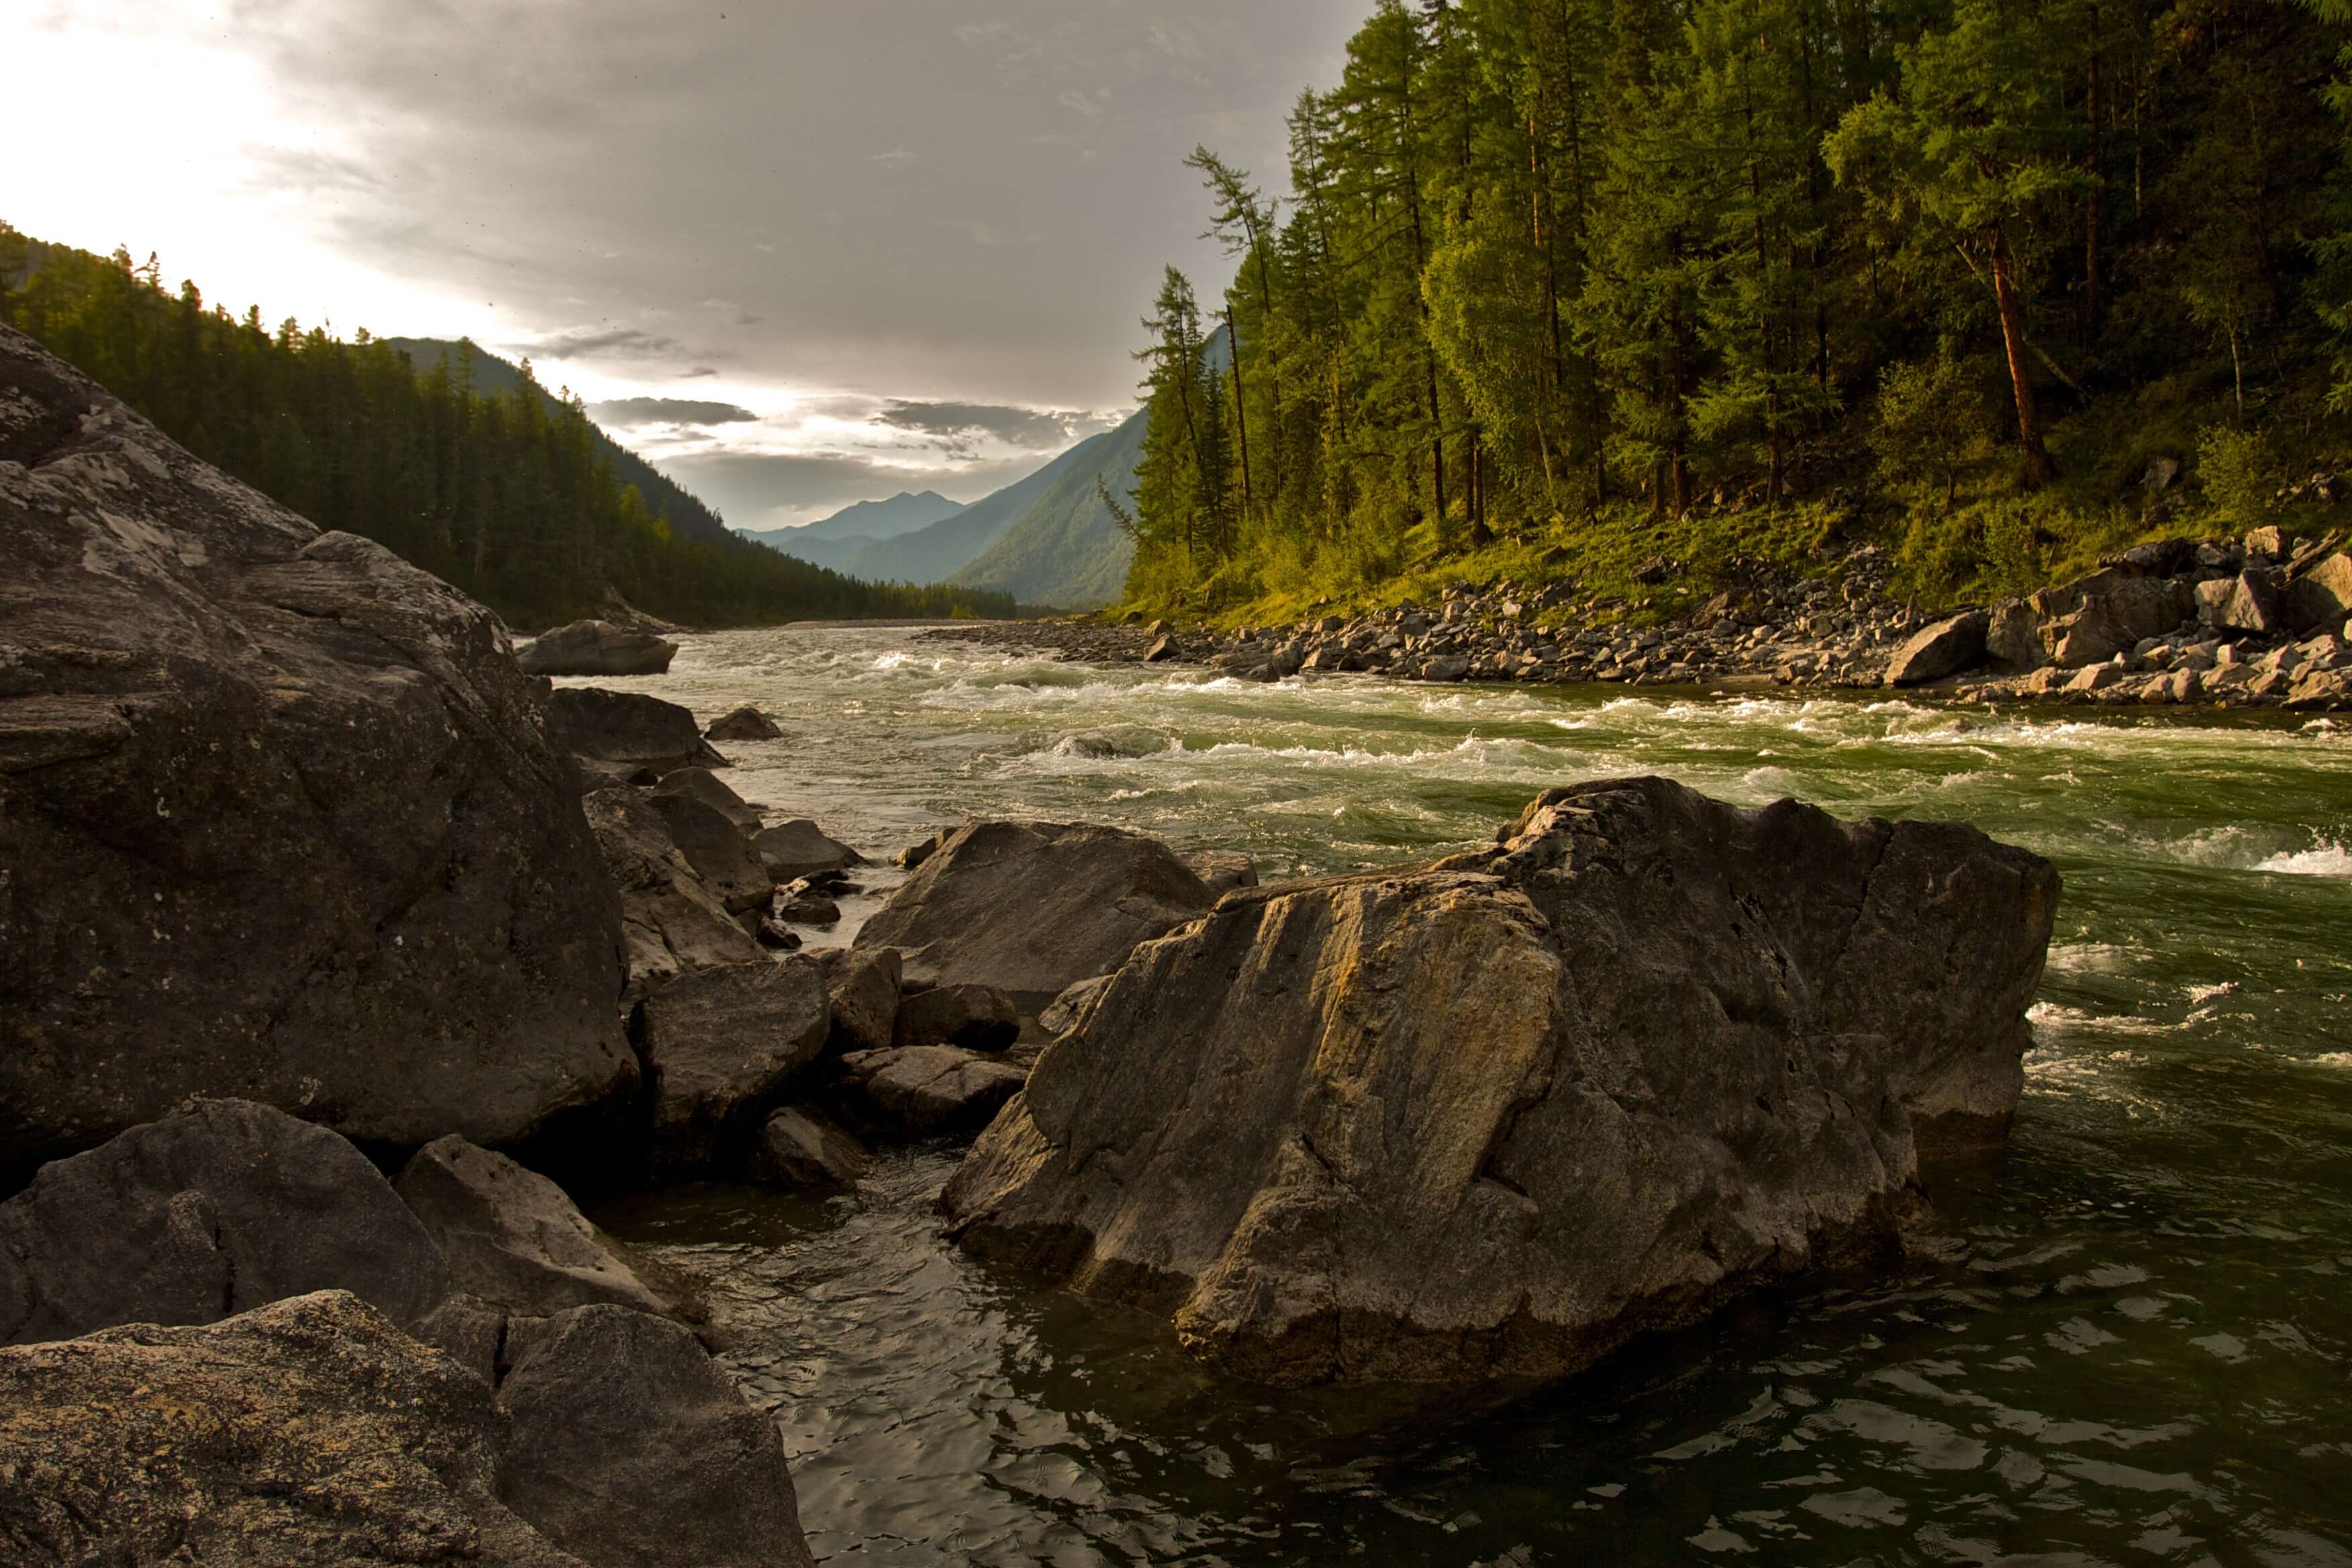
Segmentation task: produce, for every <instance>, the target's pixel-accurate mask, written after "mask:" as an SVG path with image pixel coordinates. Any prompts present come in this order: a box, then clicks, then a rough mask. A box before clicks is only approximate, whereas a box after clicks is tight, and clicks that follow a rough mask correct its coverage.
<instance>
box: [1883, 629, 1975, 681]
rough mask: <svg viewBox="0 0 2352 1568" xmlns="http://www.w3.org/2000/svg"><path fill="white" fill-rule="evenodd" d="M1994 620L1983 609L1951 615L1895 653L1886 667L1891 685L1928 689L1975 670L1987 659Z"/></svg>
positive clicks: (1923, 631) (1912, 638)
mask: <svg viewBox="0 0 2352 1568" xmlns="http://www.w3.org/2000/svg"><path fill="white" fill-rule="evenodd" d="M1991 626H1992V617H1990V616H1988V615H1986V614H1985V613H1984V612H1983V611H1982V610H1969V611H1967V612H1965V613H1963V614H1960V615H1957V616H1946V617H1945V618H1944V619H1942V620H1940V621H1937V622H1936V623H1935V624H1934V625H1933V626H1927V628H1925V629H1924V630H1922V631H1920V632H1919V633H1917V634H1916V636H1914V637H1911V638H1910V639H1909V640H1908V641H1906V643H1904V645H1903V646H1902V647H1899V648H1897V649H1895V657H1894V658H1891V659H1889V660H1888V661H1887V664H1886V684H1887V685H1889V686H1924V685H1926V684H1927V682H1928V681H1931V680H1941V679H1944V678H1945V677H1946V676H1948V675H1958V674H1959V673H1960V672H1961V671H1962V670H1965V669H1973V668H1976V667H1977V666H1978V665H1979V664H1982V663H1983V662H1984V659H1985V648H1986V642H1985V638H1986V634H1987V633H1988V632H1989V631H1990V629H1991Z"/></svg>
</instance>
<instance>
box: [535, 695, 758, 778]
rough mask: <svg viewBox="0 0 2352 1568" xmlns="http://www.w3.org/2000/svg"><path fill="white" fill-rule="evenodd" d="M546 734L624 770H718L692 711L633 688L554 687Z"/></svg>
mask: <svg viewBox="0 0 2352 1568" xmlns="http://www.w3.org/2000/svg"><path fill="white" fill-rule="evenodd" d="M547 733H548V738H549V739H550V740H551V741H553V742H555V743H556V744H558V745H560V746H562V747H563V748H564V749H565V750H566V751H569V752H571V753H572V755H573V756H575V757H578V758H581V759H583V761H586V762H590V763H603V764H606V765H608V766H618V767H624V768H631V767H648V768H651V769H653V770H654V771H655V772H656V773H668V772H670V771H671V770H673V769H676V768H691V767H705V768H723V767H725V766H726V765H727V759H726V758H725V757H723V756H721V755H719V752H718V751H717V749H716V748H714V747H713V746H712V745H711V744H710V742H708V741H706V740H704V739H703V738H702V731H700V730H698V729H697V728H695V724H694V715H693V714H692V713H691V712H688V710H686V709H683V708H681V707H679V706H678V705H677V703H675V702H665V701H663V700H661V699H660V698H658V697H647V696H646V695H645V694H644V693H643V692H638V691H607V690H605V689H604V688H602V687H599V686H559V687H557V688H556V689H554V690H553V691H551V692H550V693H549V694H548V698H547Z"/></svg>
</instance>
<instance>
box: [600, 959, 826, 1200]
mask: <svg viewBox="0 0 2352 1568" xmlns="http://www.w3.org/2000/svg"><path fill="white" fill-rule="evenodd" d="M828 1022H829V1019H828V1013H827V1008H826V1004H825V983H824V971H823V970H822V969H819V968H818V967H817V966H816V964H815V963H813V962H811V961H810V960H808V959H805V958H786V959H782V960H777V959H771V958H764V957H763V958H760V959H756V960H754V961H753V962H751V963H741V964H734V965H730V966H729V967H728V968H725V969H711V970H706V971H704V972H703V973H700V974H689V975H687V976H684V977H683V978H681V979H677V980H674V981H672V982H670V984H667V985H665V986H663V987H662V988H661V990H659V991H657V992H656V993H655V994H653V995H651V996H648V997H646V1000H645V1001H644V1002H643V1003H642V1004H640V1005H638V1008H637V1015H636V1022H635V1031H634V1032H635V1037H636V1043H637V1048H638V1050H639V1052H640V1053H641V1054H642V1055H643V1057H644V1059H645V1064H646V1070H647V1073H648V1075H649V1076H650V1078H651V1079H652V1084H653V1145H652V1150H651V1160H652V1163H653V1166H654V1169H655V1171H656V1173H658V1174H659V1175H661V1176H663V1177H665V1178H672V1179H675V1178H680V1177H691V1176H709V1175H717V1174H720V1173H723V1172H726V1171H729V1170H732V1169H734V1168H736V1167H738V1166H740V1164H741V1163H742V1160H743V1158H744V1157H745V1156H746V1155H748V1154H749V1153H750V1152H751V1145H752V1144H753V1142H756V1141H757V1139H758V1137H759V1131H760V1123H761V1120H762V1119H763V1118H764V1117H765V1116H766V1115H767V1113H768V1111H769V1110H771V1109H772V1108H773V1107H774V1106H775V1104H776V1102H777V1101H778V1100H782V1098H783V1094H784V1090H785V1089H786V1087H787V1086H788V1085H790V1083H791V1082H792V1080H793V1075H794V1074H796V1073H798V1072H800V1071H801V1069H802V1068H805V1067H807V1066H808V1065H809V1064H810V1063H811V1062H813V1061H814V1060H816V1058H817V1056H818V1054H819V1053H820V1052H822V1051H823V1050H824V1042H825V1033H826V1026H827V1023H828Z"/></svg>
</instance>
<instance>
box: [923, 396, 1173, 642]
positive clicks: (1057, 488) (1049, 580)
mask: <svg viewBox="0 0 2352 1568" xmlns="http://www.w3.org/2000/svg"><path fill="white" fill-rule="evenodd" d="M1145 424H1146V420H1145V417H1144V416H1143V415H1142V414H1141V413H1138V414H1136V415H1135V416H1134V417H1132V418H1130V419H1129V420H1128V422H1127V423H1126V424H1124V425H1122V426H1119V427H1118V429H1116V430H1111V431H1108V432H1106V433H1105V434H1103V435H1100V436H1097V437H1094V438H1093V439H1092V440H1089V441H1086V442H1082V443H1080V444H1079V445H1078V446H1076V447H1072V448H1071V449H1070V451H1069V453H1068V455H1067V458H1066V459H1065V462H1066V463H1067V466H1066V467H1064V465H1063V464H1060V463H1057V464H1055V468H1061V469H1062V471H1061V472H1060V473H1058V474H1055V472H1054V469H1052V468H1049V469H1046V470H1045V472H1044V473H1041V474H1039V475H1038V476H1037V477H1038V478H1040V479H1044V478H1045V477H1046V476H1047V475H1049V474H1051V475H1053V482H1052V483H1051V484H1050V485H1048V486H1047V487H1046V488H1045V490H1044V491H1043V493H1041V494H1039V495H1037V496H1036V497H1035V498H1034V500H1031V501H1030V502H1029V504H1028V505H1027V507H1026V508H1024V510H1023V511H1022V513H1021V515H1020V516H1019V517H1017V518H1015V519H1013V522H1012V523H1011V525H1010V526H1008V527H1007V528H1006V529H1005V530H1004V531H1003V532H1002V533H1000V534H999V535H997V537H996V540H995V542H993V543H992V544H991V545H989V546H988V548H987V549H985V550H983V551H982V552H980V554H979V555H977V556H975V557H974V558H973V559H972V560H971V562H970V563H967V564H966V565H965V566H964V567H963V568H962V570H961V571H959V572H957V573H956V574H955V575H954V576H953V577H951V578H950V579H949V581H950V582H952V583H957V584H964V585H968V586H971V587H986V588H997V589H1002V590H1003V591H1004V592H1006V593H1009V594H1011V595H1013V597H1014V598H1016V599H1018V600H1019V601H1020V602H1021V603H1023V604H1024V605H1052V606H1053V607H1055V608H1056V609H1065V610H1090V609H1093V608H1095V607H1096V606H1097V605H1108V604H1109V603H1111V602H1112V601H1113V600H1115V599H1117V598H1118V596H1119V594H1120V592H1121V590H1122V589H1124V588H1125V586H1126V584H1127V566H1128V562H1129V560H1131V559H1132V558H1133V556H1134V554H1135V546H1134V544H1133V543H1132V542H1130V541H1129V539H1128V537H1127V536H1126V535H1125V534H1123V533H1121V532H1120V531H1118V524H1117V523H1116V522H1114V521H1112V520H1111V515H1110V510H1109V509H1108V507H1106V506H1104V505H1103V502H1102V496H1101V493H1100V491H1099V490H1097V488H1096V483H1095V481H1096V480H1097V479H1100V480H1101V481H1102V482H1103V484H1105V485H1107V486H1108V487H1109V489H1110V493H1111V494H1112V495H1113V496H1115V497H1117V498H1118V500H1119V501H1120V503H1121V504H1122V505H1128V506H1131V505H1132V504H1133V497H1134V494H1135V465H1136V460H1137V459H1138V458H1140V457H1142V455H1143V433H1144V428H1145ZM1069 459H1077V460H1076V461H1069ZM980 504H981V505H986V504H987V503H986V502H984V501H983V502H982V503H980Z"/></svg>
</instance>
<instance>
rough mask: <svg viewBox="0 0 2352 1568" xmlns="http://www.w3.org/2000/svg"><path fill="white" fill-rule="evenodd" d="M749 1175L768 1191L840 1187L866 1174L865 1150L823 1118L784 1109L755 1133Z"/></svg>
mask: <svg viewBox="0 0 2352 1568" xmlns="http://www.w3.org/2000/svg"><path fill="white" fill-rule="evenodd" d="M865 1173H866V1151H865V1150H864V1149H862V1148H860V1147H859V1146H858V1142H857V1140H856V1139H855V1138H852V1137H851V1136H850V1135H849V1134H848V1133H846V1132H844V1131H842V1130H841V1129H840V1128H838V1127H836V1126H835V1125H834V1124H833V1122H832V1121H830V1120H828V1119H827V1118H825V1117H824V1116H822V1115H820V1114H818V1113H817V1112H815V1111H814V1110H807V1109H806V1108H804V1107H802V1106H797V1105H787V1106H785V1107H784V1108H783V1109H782V1110H779V1111H776V1112H775V1113H774V1114H773V1115H772V1116H770V1117H769V1118H768V1121H767V1124H766V1125H765V1126H763V1127H761V1129H760V1147H759V1149H758V1150H757V1152H754V1154H753V1155H752V1158H751V1178H752V1180H754V1181H757V1182H761V1183H762V1184H766V1185H768V1186H772V1187H831V1186H842V1187H845V1186H848V1185H850V1184H852V1183H854V1182H856V1180H857V1178H858V1177H860V1176H862V1175H864V1174H865Z"/></svg>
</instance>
